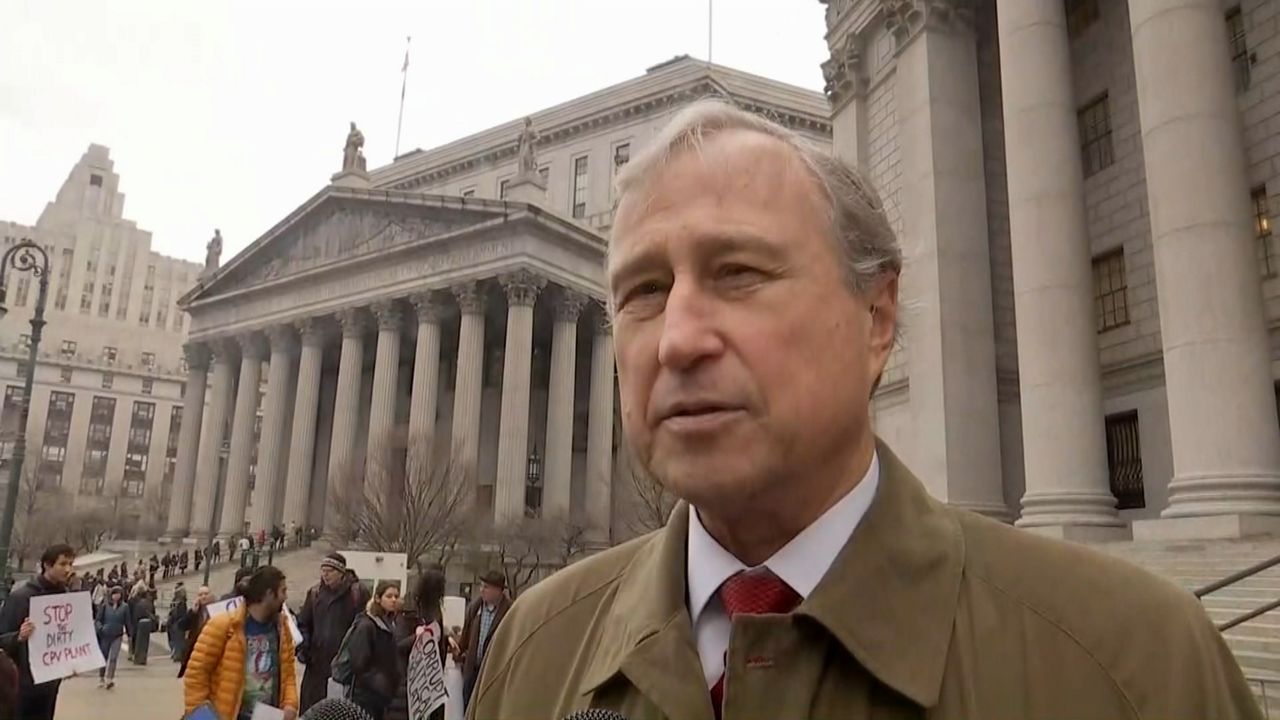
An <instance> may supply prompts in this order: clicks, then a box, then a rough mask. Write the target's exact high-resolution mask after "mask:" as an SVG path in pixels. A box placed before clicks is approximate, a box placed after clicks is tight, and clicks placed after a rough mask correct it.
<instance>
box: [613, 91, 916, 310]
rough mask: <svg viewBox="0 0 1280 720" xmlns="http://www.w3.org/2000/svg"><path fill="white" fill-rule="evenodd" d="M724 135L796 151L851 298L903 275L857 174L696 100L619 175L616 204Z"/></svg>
mask: <svg viewBox="0 0 1280 720" xmlns="http://www.w3.org/2000/svg"><path fill="white" fill-rule="evenodd" d="M726 130H750V131H753V132H758V133H761V134H763V135H767V136H769V137H772V138H775V139H777V140H779V141H781V142H782V143H783V144H785V145H786V146H787V147H789V148H791V149H792V150H794V151H795V153H796V155H797V156H798V157H799V158H800V160H801V161H802V162H803V164H804V166H805V168H807V169H808V171H809V173H810V175H811V176H812V177H813V179H814V180H815V181H816V182H817V184H818V186H819V187H820V188H821V189H822V192H823V194H824V195H825V196H826V200H827V205H828V207H829V209H830V223H831V239H832V241H833V242H834V243H835V245H836V251H837V254H838V255H839V256H840V259H841V260H842V262H843V265H844V269H845V275H846V278H847V281H848V284H849V287H850V289H851V290H852V291H853V292H855V293H865V292H867V291H869V290H871V289H872V288H873V286H874V284H875V282H876V281H877V280H879V279H880V278H882V277H883V276H884V275H885V273H893V274H898V273H900V272H901V271H902V248H901V246H899V244H898V238H897V236H895V235H894V233H893V228H892V226H890V225H889V218H888V216H887V215H886V214H885V210H884V203H883V202H882V201H881V199H880V195H879V194H878V193H877V192H876V191H875V188H873V187H872V185H871V182H870V181H869V180H868V179H867V178H865V177H864V176H863V174H862V173H861V172H859V171H858V170H857V169H856V168H853V167H851V166H850V165H848V164H847V163H845V162H843V161H842V160H840V159H839V158H837V157H835V156H834V155H832V154H829V153H827V152H826V151H824V150H822V149H821V148H819V147H817V146H816V145H814V144H813V143H811V142H809V141H808V140H806V139H805V138H803V137H801V136H800V135H799V134H798V133H796V132H794V131H792V130H790V129H788V128H786V127H783V126H782V125H779V124H778V123H776V122H773V121H772V120H769V119H767V118H765V117H762V116H760V115H756V114H754V113H750V112H747V111H745V110H741V109H739V108H737V107H734V106H733V105H730V104H729V103H726V102H723V101H720V100H700V101H698V102H695V103H693V104H692V105H689V106H688V107H686V108H685V109H684V110H681V111H680V112H679V113H678V114H677V115H676V116H675V117H674V118H672V120H671V122H670V123H668V124H667V126H666V127H665V128H663V130H662V132H660V133H658V134H657V135H656V136H655V137H654V138H653V142H652V143H650V144H649V145H648V147H646V148H645V149H644V150H643V151H641V152H640V153H639V154H637V155H636V157H635V158H633V159H632V160H631V162H629V163H628V164H627V165H626V166H625V167H624V168H623V169H622V170H621V171H620V172H619V173H618V177H617V181H616V185H617V192H616V193H615V195H616V197H617V198H618V203H619V204H621V202H622V200H623V199H624V198H626V196H627V193H630V192H632V191H634V190H636V189H638V188H640V187H642V186H644V185H645V184H646V183H647V182H648V181H649V180H651V179H652V177H653V175H654V174H656V173H657V172H658V171H659V170H661V169H662V168H663V167H664V166H665V165H666V164H667V162H668V161H669V160H670V159H671V157H672V156H673V155H675V154H677V153H678V152H680V151H682V150H687V149H698V148H700V147H701V146H702V143H704V142H706V141H707V140H708V139H709V138H711V137H714V136H715V135H716V134H717V133H721V132H724V131H726Z"/></svg>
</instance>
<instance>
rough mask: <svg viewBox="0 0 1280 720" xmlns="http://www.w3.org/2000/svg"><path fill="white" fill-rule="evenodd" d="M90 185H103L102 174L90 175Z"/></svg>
mask: <svg viewBox="0 0 1280 720" xmlns="http://www.w3.org/2000/svg"><path fill="white" fill-rule="evenodd" d="M89 187H102V176H101V175H99V174H98V173H93V174H91V175H89Z"/></svg>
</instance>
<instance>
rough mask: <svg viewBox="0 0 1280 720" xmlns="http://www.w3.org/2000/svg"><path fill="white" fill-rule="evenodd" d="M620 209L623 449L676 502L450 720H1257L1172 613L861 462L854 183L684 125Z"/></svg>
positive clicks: (1165, 589) (509, 648) (871, 233)
mask: <svg viewBox="0 0 1280 720" xmlns="http://www.w3.org/2000/svg"><path fill="white" fill-rule="evenodd" d="M618 198H619V204H618V209H617V214H616V217H615V219H614V225H613V231H612V232H613V235H612V239H611V242H610V244H609V257H608V266H607V278H608V292H609V300H610V302H609V306H610V315H611V318H610V319H611V321H612V328H613V342H614V348H615V351H616V357H617V372H618V380H619V386H620V398H621V415H622V424H623V429H624V431H625V434H626V437H627V440H628V443H629V446H630V448H631V450H632V451H633V453H634V455H633V456H634V457H635V458H636V460H637V461H638V463H639V465H640V466H641V467H642V468H643V469H644V470H645V471H647V472H648V473H650V474H652V475H653V476H654V477H655V478H656V479H657V480H658V481H660V482H661V483H662V485H663V486H664V487H665V488H666V489H667V490H668V491H670V492H672V493H673V494H675V495H676V496H678V497H679V498H681V499H682V501H683V502H681V503H680V504H679V505H678V506H677V508H676V509H675V511H674V512H673V513H672V515H671V517H670V520H669V521H668V523H667V526H666V527H665V528H663V529H661V530H659V531H657V532H655V533H653V534H650V535H648V536H646V537H643V538H640V539H638V540H636V541H634V542H631V543H627V544H625V545H622V546H620V547H616V548H613V549H611V550H609V551H607V552H604V553H601V554H599V555H596V556H594V557H592V558H590V559H587V560H584V561H581V562H579V563H577V564H575V565H573V566H571V567H570V568H568V569H566V570H564V571H562V572H560V573H559V574H557V575H556V576H554V577H552V578H551V579H549V580H547V581H545V582H543V583H541V584H539V585H537V586H535V587H533V588H531V589H530V590H528V591H526V592H525V593H524V595H522V597H521V598H520V601H519V602H517V603H516V605H515V607H514V608H513V609H512V611H511V612H510V614H509V615H508V617H507V620H506V622H504V623H503V625H502V627H501V629H500V630H499V631H498V634H497V637H496V638H494V641H493V645H492V647H491V648H490V649H489V652H488V656H487V657H486V658H485V662H484V667H483V670H482V672H481V676H480V680H479V683H478V685H477V687H476V690H475V697H474V698H473V703H472V707H471V709H470V717H472V718H484V720H490V719H492V718H509V717H522V718H532V717H540V718H560V717H564V716H565V715H567V714H568V713H569V712H570V711H572V710H576V709H579V708H581V707H584V706H596V707H604V708H611V709H614V710H616V711H618V712H621V713H622V714H623V715H624V716H627V717H632V718H641V717H643V718H658V717H666V718H680V719H681V720H684V719H686V718H688V719H690V720H697V719H701V720H711V718H713V717H716V716H719V717H722V718H724V719H725V720H736V719H738V718H746V717H760V718H764V717H769V718H773V717H779V718H791V717H815V718H830V717H841V718H868V717H877V718H878V717H925V716H927V717H930V718H947V719H950V718H988V717H991V718H994V717H999V718H1014V717H1060V718H1086V717H1087V718H1091V719H1092V720H1106V719H1111V718H1116V719H1118V718H1163V717H1205V718H1208V717H1212V718H1255V717H1258V706H1257V705H1256V703H1255V701H1254V700H1253V698H1252V696H1251V694H1250V692H1249V689H1248V687H1247V686H1246V685H1245V683H1244V680H1243V677H1242V675H1241V673H1240V670H1239V667H1238V666H1237V665H1236V664H1235V662H1234V660H1233V658H1232V656H1231V654H1230V652H1229V651H1228V650H1227V648H1226V645H1225V643H1224V642H1223V640H1222V638H1221V636H1220V635H1219V633H1218V632H1217V630H1216V629H1215V628H1214V627H1213V625H1212V624H1211V623H1210V622H1209V621H1208V618H1207V617H1206V616H1205V613H1204V611H1203V609H1202V608H1201V607H1200V606H1199V604H1198V602H1197V601H1196V600H1195V598H1194V597H1192V596H1191V595H1190V594H1188V593H1186V592H1184V591H1182V590H1180V589H1179V588H1177V587H1175V586H1173V585H1172V584H1169V583H1167V582H1165V581H1163V580H1160V579H1157V578H1155V577H1152V576H1150V575H1148V574H1146V573H1144V572H1142V571H1141V570H1139V569H1137V568H1135V567H1133V566H1131V565H1128V564H1126V563H1123V562H1121V561H1117V560H1112V559H1109V558H1105V557H1102V556H1101V555H1099V554H1097V553H1095V552H1093V551H1090V550H1088V549H1087V548H1083V547H1080V546H1074V545H1069V544H1066V543H1061V542H1056V541H1052V540H1048V539H1045V538H1042V537H1039V536H1036V535H1034V534H1031V533H1027V532H1023V531H1020V530H1015V529H1013V528H1011V527H1009V526H1007V525H1004V524H1001V523H998V522H994V521H991V520H988V519H985V518H982V517H980V516H978V515H974V514H971V513H967V512H963V511H959V510H954V509H951V508H949V507H947V506H946V505H945V504H944V503H941V502H939V501H937V500H935V499H933V498H932V497H930V496H929V494H928V493H927V492H926V491H925V489H924V487H923V486H922V485H921V483H920V482H919V481H918V480H917V479H916V478H915V477H913V476H912V474H911V472H910V471H909V470H908V469H907V468H906V467H905V466H904V465H903V464H902V462H900V461H899V460H898V459H897V458H896V457H895V456H894V454H893V452H892V451H891V450H890V449H889V448H888V447H887V446H886V445H884V444H883V443H880V442H878V441H877V440H876V438H875V436H874V433H873V431H872V427H871V423H870V419H869V406H870V398H871V394H872V392H873V391H874V389H875V387H876V385H877V382H878V381H879V378H880V376H881V373H882V372H883V371H884V368H885V364H886V362H887V360H888V357H889V353H890V351H891V350H892V348H893V345H894V337H895V333H896V331H897V327H896V325H897V309H898V297H897V296H898V275H899V272H900V268H901V264H902V261H901V251H900V249H899V246H898V243H897V239H896V238H895V237H894V234H893V231H892V229H891V227H890V225H889V222H888V220H887V218H886V215H885V212H884V208H883V205H882V203H881V201H880V200H879V198H878V196H877V195H876V193H875V192H874V190H872V188H871V187H870V186H869V185H868V183H867V182H866V181H865V180H864V179H862V177H861V176H860V175H859V174H858V173H857V171H855V170H853V169H852V168H850V167H848V166H846V165H844V164H843V163H842V162H840V161H838V160H835V159H832V158H831V157H830V156H829V155H828V154H827V153H825V152H823V151H820V150H817V149H814V148H812V147H811V146H810V145H809V144H808V143H806V142H805V141H803V140H802V139H801V138H800V137H799V136H797V135H796V134H795V133H793V132H791V131H790V130H787V129H785V128H783V127H781V126H779V125H777V124H775V123H773V122H770V121H768V120H765V119H763V118H760V117H758V116H756V115H752V114H750V113H747V112H745V111H740V110H738V109H736V108H733V107H730V106H727V105H724V104H720V103H713V102H707V103H699V104H696V105H694V106H692V107H690V108H687V109H686V110H685V111H684V112H682V113H681V114H680V115H679V116H677V117H676V118H675V119H673V120H672V123H671V126H670V127H668V128H667V130H666V131H665V132H663V133H660V134H659V135H658V136H656V137H654V138H653V140H652V141H651V144H650V145H649V147H648V148H646V150H645V151H644V152H643V153H641V154H640V155H639V156H638V157H635V158H633V159H632V161H631V163H629V164H628V165H627V166H626V168H625V169H624V170H623V171H622V173H621V175H620V177H619V180H618ZM960 210H963V209H960ZM976 210H978V211H981V208H977V209H976ZM953 330H954V331H955V332H963V328H953ZM917 390H919V391H921V392H928V390H927V389H923V388H921V389H917V388H915V387H913V388H912V392H916V391H917ZM549 659H553V660H554V661H549Z"/></svg>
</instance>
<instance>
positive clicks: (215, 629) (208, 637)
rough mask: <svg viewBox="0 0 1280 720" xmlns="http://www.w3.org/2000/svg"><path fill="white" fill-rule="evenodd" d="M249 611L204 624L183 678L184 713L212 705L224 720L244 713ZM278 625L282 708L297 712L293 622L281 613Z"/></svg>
mask: <svg viewBox="0 0 1280 720" xmlns="http://www.w3.org/2000/svg"><path fill="white" fill-rule="evenodd" d="M247 612H248V609H247V608H244V607H241V608H237V609H236V610H232V611H231V612H225V613H222V614H221V615H218V616H217V617H215V618H211V619H210V620H209V621H208V622H206V623H205V624H204V629H203V630H202V631H201V632H200V639H199V640H197V641H196V646H195V649H194V650H193V651H192V652H191V661H190V663H189V664H188V665H187V671H186V676H185V677H184V678H183V696H184V704H185V707H186V709H185V710H184V711H183V712H184V714H190V713H191V711H192V710H195V709H196V708H197V707H199V706H200V705H201V704H203V703H206V702H208V703H212V704H213V709H214V711H215V712H217V713H218V717H219V718H220V720H236V716H237V715H239V713H240V700H241V698H242V696H243V695H244V663H245V652H246V648H247V644H246V642H245V637H244V621H245V616H246V613H247ZM277 622H278V623H279V629H278V630H279V631H278V637H279V642H280V647H279V655H280V658H279V671H278V675H277V676H276V680H277V681H278V684H279V687H280V707H281V708H287V707H291V708H294V709H295V710H296V709H298V684H297V682H298V678H297V669H296V666H295V665H294V660H293V653H294V647H293V636H292V635H291V634H290V633H289V621H288V620H286V619H285V615H284V613H280V617H279V618H278V619H277ZM184 716H185V715H184Z"/></svg>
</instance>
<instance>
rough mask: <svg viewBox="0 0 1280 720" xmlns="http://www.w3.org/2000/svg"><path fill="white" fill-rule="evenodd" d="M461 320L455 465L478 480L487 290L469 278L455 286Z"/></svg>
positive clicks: (455, 387)
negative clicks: (485, 293)
mask: <svg viewBox="0 0 1280 720" xmlns="http://www.w3.org/2000/svg"><path fill="white" fill-rule="evenodd" d="M453 294H454V296H455V297H456V298H457V299H458V309H459V310H461V311H462V320H461V323H460V325H459V327H458V360H457V368H456V370H457V375H456V378H455V380H454V383H453V446H452V448H451V450H450V452H451V453H452V455H453V462H454V463H455V466H456V467H457V468H458V469H459V470H460V471H461V472H462V473H464V477H466V478H468V480H469V481H470V482H472V483H474V482H475V477H476V468H477V467H478V466H479V462H480V398H481V396H480V393H481V391H482V390H483V389H484V310H485V298H484V291H483V289H482V288H480V287H478V286H477V285H476V283H474V282H470V283H466V284H464V285H459V286H457V287H455V288H453Z"/></svg>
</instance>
